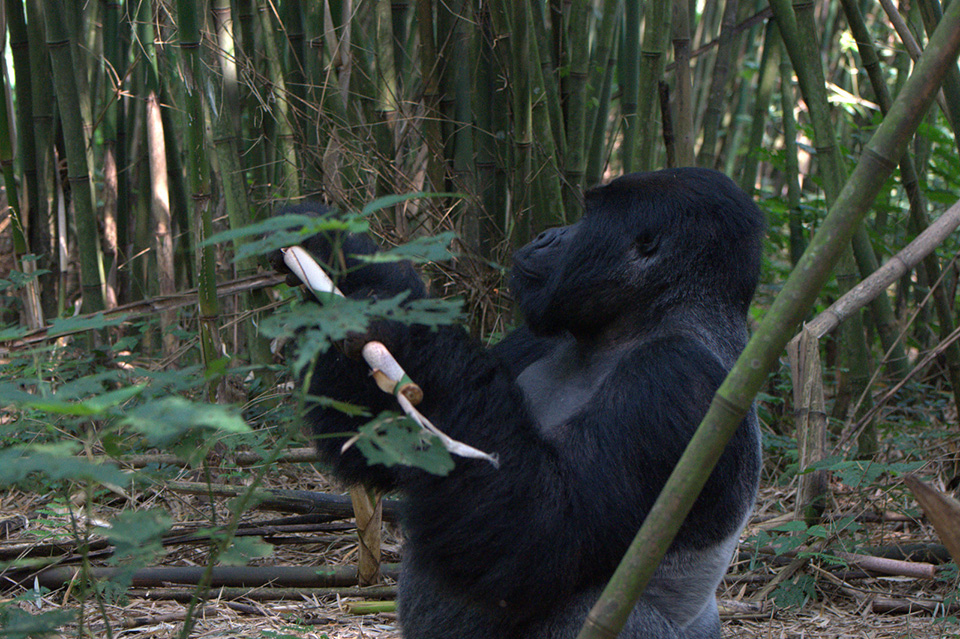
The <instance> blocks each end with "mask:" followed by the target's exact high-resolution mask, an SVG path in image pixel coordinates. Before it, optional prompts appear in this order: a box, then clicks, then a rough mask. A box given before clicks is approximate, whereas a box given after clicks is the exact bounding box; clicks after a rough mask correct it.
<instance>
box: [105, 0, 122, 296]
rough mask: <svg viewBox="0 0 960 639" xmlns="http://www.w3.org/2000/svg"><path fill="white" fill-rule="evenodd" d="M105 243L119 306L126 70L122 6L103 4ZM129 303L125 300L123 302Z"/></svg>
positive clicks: (112, 292)
mask: <svg viewBox="0 0 960 639" xmlns="http://www.w3.org/2000/svg"><path fill="white" fill-rule="evenodd" d="M102 4H103V64H102V67H103V72H102V77H103V81H102V83H101V84H102V89H101V90H102V92H103V93H104V96H103V98H102V99H103V107H102V110H103V124H102V126H101V131H102V135H103V151H102V155H101V157H102V160H101V163H102V166H103V189H102V199H103V242H104V253H105V255H106V257H107V259H108V260H109V267H108V269H107V298H108V303H110V304H113V305H116V304H119V303H120V300H121V293H120V290H121V287H120V261H121V259H122V253H121V251H122V244H123V241H122V240H121V238H120V235H119V233H118V220H119V219H120V216H121V212H120V211H121V204H122V205H123V214H124V215H126V202H125V201H122V200H121V198H120V184H121V180H124V181H125V180H126V172H125V171H120V170H119V169H118V164H117V127H118V124H119V122H118V120H119V118H118V115H119V111H120V108H119V105H120V95H121V91H122V82H123V78H124V75H125V71H126V69H125V68H122V67H123V65H122V64H121V61H120V60H121V58H120V46H121V38H120V13H121V11H120V9H121V8H120V3H119V2H109V1H103V2H102ZM124 301H126V300H124Z"/></svg>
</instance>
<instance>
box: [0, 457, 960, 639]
mask: <svg viewBox="0 0 960 639" xmlns="http://www.w3.org/2000/svg"><path fill="white" fill-rule="evenodd" d="M183 478H189V476H188V474H187V473H186V472H184V476H183ZM270 487H273V488H295V489H299V490H330V489H331V487H330V486H329V485H328V484H327V483H326V481H325V479H324V478H323V477H322V476H321V475H320V474H319V473H316V472H307V471H304V467H303V466H290V467H281V468H280V469H279V470H278V472H275V473H273V474H272V475H271V476H270ZM838 496H839V498H841V499H842V498H843V496H844V495H843V491H842V490H839V487H838ZM132 497H133V498H134V501H136V502H138V503H139V505H140V506H141V507H144V506H161V505H162V507H163V508H165V509H167V510H168V512H170V513H171V514H172V515H173V516H174V518H175V520H176V521H177V522H179V525H184V524H189V523H191V522H193V523H199V522H202V521H204V519H205V518H206V517H208V516H209V515H210V512H211V508H212V507H213V506H214V505H215V506H216V508H217V509H218V510H219V512H221V513H223V512H226V511H225V510H224V504H222V503H220V504H211V503H210V502H209V501H208V500H206V499H204V498H201V497H198V496H195V495H183V494H177V493H174V492H172V491H169V490H163V489H162V490H157V491H155V492H152V493H149V494H147V493H145V494H141V495H136V496H132ZM789 502H790V487H786V488H773V487H767V488H765V489H764V490H763V491H762V494H761V498H760V506H759V507H758V511H757V515H756V517H755V520H754V522H752V523H751V525H750V526H749V527H748V529H747V531H746V533H745V539H746V538H747V537H749V536H750V535H752V534H754V533H756V532H757V531H759V530H760V529H762V528H769V527H771V522H770V518H771V516H772V515H775V514H776V513H779V512H785V511H787V510H788V509H789V506H790V503H789ZM41 503H42V499H41V498H40V497H39V496H37V495H34V494H27V493H20V492H10V493H7V494H6V495H5V496H3V497H2V498H0V515H2V516H0V519H6V518H7V516H10V515H14V514H21V515H23V516H25V517H28V518H31V517H32V521H31V523H30V524H29V526H28V527H27V528H25V529H22V530H20V531H17V532H15V533H14V534H13V535H11V536H9V537H8V538H7V539H5V540H3V541H2V542H0V552H2V551H3V550H4V549H5V548H10V547H12V546H13V545H14V544H23V543H25V542H29V541H31V540H34V541H37V542H39V541H40V540H42V539H43V538H44V536H45V534H44V533H50V532H53V531H54V530H55V524H56V517H55V516H54V517H49V516H48V517H47V519H46V521H45V523H43V524H39V525H38V523H37V521H36V519H37V515H36V509H37V507H38V506H39V505H40V504H41ZM861 506H862V507H864V509H865V510H866V509H869V508H871V507H872V506H873V504H861ZM121 507H129V504H128V503H127V504H124V503H122V502H116V503H115V504H114V505H112V506H100V505H98V506H97V507H96V511H95V512H93V513H91V515H92V519H94V520H105V519H109V518H110V517H111V516H113V515H114V514H115V513H116V509H119V508H121ZM271 516H273V515H270V514H266V513H251V514H250V519H251V520H255V519H263V518H266V517H271ZM64 517H66V514H64ZM899 519H900V520H899V521H893V520H890V521H887V520H884V519H882V518H881V519H879V520H877V521H875V522H874V523H869V524H864V526H865V527H867V528H868V530H867V532H868V534H869V536H870V538H871V539H876V540H877V541H878V542H881V543H886V544H891V543H906V542H911V541H927V542H930V541H936V540H935V537H934V536H933V533H932V531H931V530H930V528H929V527H928V526H926V525H925V524H922V523H920V522H917V523H914V522H909V521H904V520H903V518H899ZM356 551H357V544H356V541H355V539H354V536H353V535H352V534H351V533H330V534H323V535H317V534H316V533H313V534H312V535H311V538H310V543H303V544H300V543H289V544H282V545H277V546H276V547H275V551H274V554H273V555H272V556H271V557H268V558H266V559H261V560H257V561H256V562H255V563H258V564H265V565H287V566H305V565H327V566H329V565H341V566H343V565H352V564H353V562H354V561H355V556H356ZM399 552H400V539H399V531H398V530H396V529H395V528H393V527H392V526H389V525H388V526H386V529H385V536H384V555H385V557H384V558H385V560H386V561H397V560H398V559H399ZM750 553H751V551H750V547H749V545H747V544H744V545H743V546H742V549H741V555H740V557H739V558H738V561H737V562H735V563H734V566H733V567H732V569H731V571H730V573H729V574H728V577H727V580H726V581H725V583H724V585H723V587H722V588H721V591H720V592H719V593H718V595H719V598H720V601H721V608H722V609H723V610H724V611H725V612H724V615H723V616H724V636H725V637H742V638H745V639H752V638H756V639H775V638H777V639H784V638H791V639H792V638H797V639H799V638H805V637H822V638H838V639H840V638H843V639H854V638H860V637H863V638H869V639H887V638H890V639H893V638H898V639H899V638H904V637H916V638H923V639H927V638H931V639H932V638H934V637H948V636H960V632H956V631H955V628H954V627H953V626H951V625H949V624H945V623H944V622H943V621H939V620H935V619H934V617H933V615H931V614H930V613H929V612H927V611H915V612H911V613H909V614H902V613H901V614H883V613H878V612H876V611H875V610H874V607H873V602H874V600H876V599H878V598H879V599H883V600H890V599H894V600H899V601H907V600H908V599H912V600H914V601H919V600H924V599H926V600H931V599H943V598H944V597H948V596H949V595H950V593H951V591H953V588H954V586H953V585H952V584H949V583H944V582H942V581H931V580H917V579H909V578H903V577H893V576H888V577H867V578H863V577H859V578H856V577H855V578H850V577H843V576H842V575H841V576H839V577H838V576H836V575H837V573H829V571H828V570H827V568H828V566H826V565H824V564H823V563H822V562H819V561H817V560H816V559H814V560H811V561H810V562H809V563H807V564H805V565H804V566H803V567H802V568H801V570H800V571H798V573H797V574H806V575H812V576H814V577H815V578H816V597H815V599H813V600H809V601H808V602H807V603H806V604H805V605H804V606H803V607H801V608H783V607H778V606H777V605H775V604H774V603H773V602H772V601H771V600H770V599H767V600H766V602H765V603H761V600H762V599H763V598H764V593H763V588H764V586H765V585H766V584H768V583H769V580H770V579H773V578H775V577H776V576H777V575H778V574H779V573H780V571H782V570H784V568H785V566H786V565H787V562H786V561H785V560H782V559H777V558H775V557H774V556H773V555H770V554H760V555H752V557H753V560H752V561H751V554H750ZM205 558H206V551H205V550H204V549H203V548H202V547H198V546H195V545H194V546H186V545H185V546H178V547H173V548H170V549H168V552H167V553H166V554H165V556H164V557H163V560H162V562H161V563H163V564H164V565H203V563H204V561H205ZM98 563H99V562H98ZM18 594H22V591H17V590H16V589H11V590H8V591H7V593H6V595H5V596H6V597H11V596H14V595H18ZM156 594H157V593H154V595H156ZM144 595H145V593H142V592H138V593H136V594H134V595H133V596H131V597H129V599H127V600H125V601H122V602H119V603H117V604H113V605H106V606H104V607H103V608H102V609H101V608H98V607H97V606H95V605H94V604H93V603H92V602H91V601H88V602H87V603H86V604H84V609H83V614H84V616H85V620H84V624H85V626H86V628H87V631H88V633H89V634H88V636H95V637H103V636H107V634H106V628H105V623H104V618H103V615H104V614H105V615H106V617H107V619H108V622H109V626H110V627H111V628H112V629H113V636H114V637H173V636H177V633H178V631H179V629H180V627H181V625H182V622H183V619H184V615H185V612H186V609H187V606H186V605H185V604H182V603H177V602H174V601H170V600H165V599H162V598H156V597H154V596H150V597H147V596H144ZM347 601H350V599H348V598H339V597H326V598H316V597H310V596H303V597H301V598H299V599H296V600H282V601H257V600H255V599H251V598H240V599H236V600H233V601H227V600H218V599H216V598H214V599H213V600H211V601H209V602H208V603H207V605H206V606H205V607H204V608H203V609H202V611H200V614H199V615H198V619H197V621H196V624H195V629H194V632H193V634H192V635H191V636H193V637H302V638H308V637H316V638H321V637H328V638H330V639H339V638H342V639H347V638H354V637H371V638H376V637H383V638H391V639H392V638H397V637H399V636H400V633H399V629H398V625H397V622H396V618H395V616H394V615H392V614H375V615H365V616H356V615H352V614H349V613H348V612H346V611H345V610H344V608H343V604H344V603H345V602H347ZM22 606H23V607H24V609H26V610H29V611H31V612H38V610H37V608H36V607H35V606H34V605H32V604H22ZM60 607H66V608H70V609H72V610H75V611H78V612H79V610H80V608H79V604H78V603H77V602H76V599H75V598H74V596H73V594H72V592H71V593H70V594H68V593H67V592H66V591H65V590H64V589H60V590H58V591H54V592H52V593H49V594H47V595H46V596H44V597H43V606H42V608H41V609H40V610H39V612H49V611H50V610H54V609H57V608H60ZM64 630H65V631H64V634H63V636H65V637H71V636H80V635H79V633H78V628H77V626H76V625H73V626H71V627H68V628H65V629H64Z"/></svg>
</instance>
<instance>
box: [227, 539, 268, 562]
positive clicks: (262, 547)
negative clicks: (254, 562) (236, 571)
mask: <svg viewBox="0 0 960 639" xmlns="http://www.w3.org/2000/svg"><path fill="white" fill-rule="evenodd" d="M272 554H273V544H268V543H267V542H265V541H264V540H262V539H260V538H259V537H234V539H233V542H231V544H230V547H229V548H227V549H226V550H225V551H224V552H223V553H222V554H221V555H220V563H222V564H224V565H225V566H246V565H247V564H249V563H250V560H251V559H262V558H264V557H269V556H271V555H272Z"/></svg>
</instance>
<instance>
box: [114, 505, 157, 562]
mask: <svg viewBox="0 0 960 639" xmlns="http://www.w3.org/2000/svg"><path fill="white" fill-rule="evenodd" d="M172 524H173V519H171V517H170V515H168V514H167V513H166V512H165V511H163V510H160V509H154V510H138V511H125V512H122V513H120V514H119V515H117V516H116V517H114V518H113V520H111V522H110V526H109V527H104V528H98V529H97V532H99V533H100V534H101V535H103V536H104V537H106V538H107V539H108V540H110V543H112V544H113V546H114V554H113V556H112V557H110V563H111V564H113V565H118V564H121V563H125V562H126V560H128V559H136V560H138V561H137V563H138V565H141V566H145V565H147V564H148V563H150V562H152V561H153V560H154V559H155V558H156V557H157V556H159V555H160V554H162V553H163V545H162V544H161V543H160V542H161V540H162V538H163V534H164V533H165V532H167V530H169V529H170V526H171V525H172Z"/></svg>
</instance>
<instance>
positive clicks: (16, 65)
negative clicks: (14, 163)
mask: <svg viewBox="0 0 960 639" xmlns="http://www.w3.org/2000/svg"><path fill="white" fill-rule="evenodd" d="M4 7H5V8H6V13H7V15H6V17H7V28H8V30H9V31H10V50H11V51H12V53H13V71H14V77H15V78H16V80H17V83H16V86H17V96H16V97H17V113H16V116H17V142H18V145H17V146H18V149H17V155H18V156H19V160H20V171H21V172H22V174H23V181H24V184H25V186H26V189H27V211H30V210H31V209H34V208H39V207H40V184H39V180H38V179H37V147H36V137H35V136H34V134H33V121H32V120H33V87H32V84H33V82H32V80H31V73H30V36H29V34H28V32H27V21H26V17H25V15H24V11H23V2H22V1H21V0H5V2H4ZM4 108H6V106H4ZM11 159H12V149H11ZM4 179H6V175H4ZM8 188H9V186H8ZM15 192H16V191H8V193H15ZM8 199H9V200H10V201H11V203H12V204H16V203H17V200H16V198H11V197H10V196H9V195H8ZM22 213H23V212H22V211H20V210H19V207H18V210H17V218H16V219H15V220H14V226H13V233H14V250H16V248H17V243H18V242H17V234H18V233H19V234H21V236H22V233H23V225H22V222H23V217H25V216H22ZM21 241H22V244H23V246H22V248H23V249H24V250H26V247H27V246H28V245H29V238H27V237H21ZM33 250H37V249H36V248H34V249H33ZM41 250H42V249H41ZM21 254H22V253H21ZM47 259H49V256H47Z"/></svg>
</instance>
